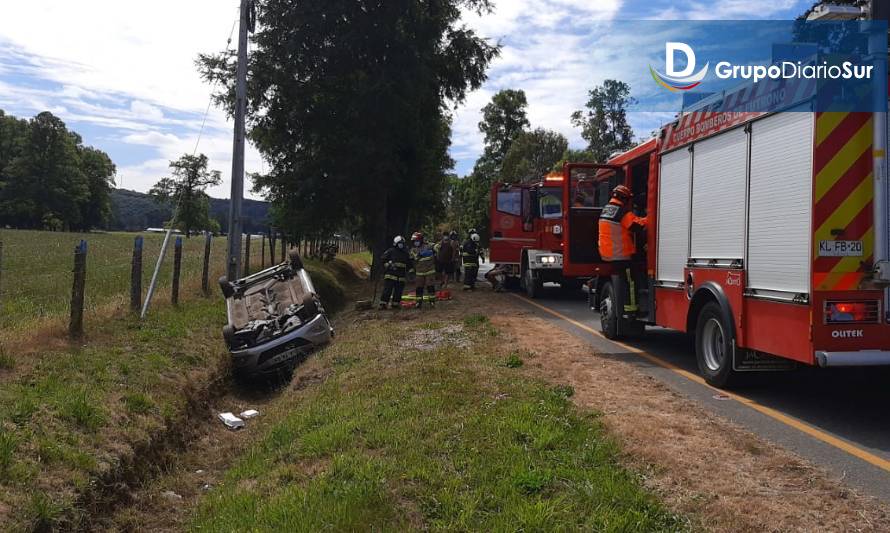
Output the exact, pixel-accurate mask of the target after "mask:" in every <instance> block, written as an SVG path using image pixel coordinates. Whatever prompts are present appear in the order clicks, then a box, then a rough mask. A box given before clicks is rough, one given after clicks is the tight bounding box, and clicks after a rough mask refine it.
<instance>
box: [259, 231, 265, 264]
mask: <svg viewBox="0 0 890 533" xmlns="http://www.w3.org/2000/svg"><path fill="white" fill-rule="evenodd" d="M265 269H266V235H265V234H262V233H260V270H265Z"/></svg>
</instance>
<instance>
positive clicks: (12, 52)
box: [0, 0, 812, 198]
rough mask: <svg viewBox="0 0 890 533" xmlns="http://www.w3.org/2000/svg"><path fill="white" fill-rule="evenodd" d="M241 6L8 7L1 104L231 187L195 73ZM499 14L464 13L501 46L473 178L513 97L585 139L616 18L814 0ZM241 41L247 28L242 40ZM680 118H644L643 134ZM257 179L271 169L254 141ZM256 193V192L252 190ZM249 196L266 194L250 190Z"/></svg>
mask: <svg viewBox="0 0 890 533" xmlns="http://www.w3.org/2000/svg"><path fill="white" fill-rule="evenodd" d="M238 3H239V2H238V0H188V1H185V2H183V1H181V0H180V1H172V0H155V1H153V2H121V1H120V0H83V1H80V2H60V1H58V0H29V1H28V2H4V4H5V5H4V6H3V16H2V17H0V109H3V110H4V111H6V112H7V113H9V114H12V115H16V116H18V117H31V116H34V115H36V114H37V113H40V112H42V111H50V112H52V113H53V114H55V115H57V116H59V117H60V118H62V119H63V120H64V121H65V122H66V123H67V124H68V127H69V129H72V130H74V131H77V132H78V133H80V134H81V136H82V137H83V139H84V143H85V144H88V145H91V146H95V147H97V148H99V149H101V150H104V151H106V152H107V153H108V154H109V155H110V156H111V158H112V160H113V161H114V162H115V163H116V164H117V178H116V183H117V186H118V187H121V188H126V189H133V190H137V191H143V192H144V191H147V190H148V189H149V188H150V187H151V186H152V185H153V184H154V183H155V182H157V181H158V180H159V179H160V178H162V177H165V176H167V175H168V165H169V162H170V160H173V159H177V158H178V157H179V156H181V155H182V154H184V153H192V152H193V151H194V150H195V147H196V145H197V147H198V148H197V149H198V151H199V152H203V153H205V154H207V156H208V157H209V159H210V166H211V168H212V169H215V170H220V171H221V172H222V176H223V183H222V184H221V185H219V186H217V187H214V188H212V189H211V190H209V191H208V192H209V193H210V195H211V196H214V197H219V198H227V197H228V196H229V191H230V175H231V152H232V124H231V122H230V121H228V120H227V117H226V116H225V114H224V113H223V112H222V111H221V110H220V109H217V108H215V107H210V112H209V113H208V114H207V119H206V124H205V127H204V131H203V134H202V135H201V138H200V143H198V140H199V139H198V136H199V132H200V131H201V125H202V122H203V121H204V116H205V111H206V110H207V108H208V104H209V95H210V93H211V90H212V87H211V86H210V85H208V84H207V83H205V82H204V81H202V80H201V78H200V76H199V75H198V73H197V71H196V69H195V64H194V62H195V59H196V58H197V56H198V54H199V53H210V52H218V51H221V50H223V49H225V47H226V41H227V39H228V38H229V36H230V35H231V34H232V31H233V28H235V22H236V20H237V18H238ZM494 3H495V11H494V13H492V14H488V15H485V16H482V17H479V16H476V15H475V14H473V13H466V14H465V17H464V18H465V23H466V24H467V25H468V26H470V27H472V28H474V29H476V30H477V32H478V33H479V34H480V35H482V36H484V37H486V38H489V39H491V40H492V41H493V42H499V43H500V44H501V45H502V51H501V55H500V57H498V58H497V59H495V60H494V62H493V63H492V65H491V67H490V69H489V73H488V75H489V77H488V81H487V82H486V83H485V85H484V86H483V87H481V88H480V89H478V90H476V91H474V92H472V93H470V94H469V95H468V97H467V99H466V101H465V102H463V103H461V104H459V105H457V106H456V107H455V109H454V112H453V113H454V123H453V134H452V148H451V155H452V157H453V158H454V159H455V161H456V168H455V170H456V172H457V173H458V174H459V175H465V174H467V173H468V172H469V171H470V170H471V169H472V167H473V163H474V162H475V160H476V158H477V157H478V156H479V154H480V153H481V151H482V135H481V134H480V133H479V130H478V126H477V125H478V122H479V119H480V117H481V112H480V110H481V109H482V107H483V106H485V104H486V103H488V101H489V100H490V99H491V97H492V95H493V94H494V93H496V92H497V91H498V90H501V89H523V90H524V91H525V92H526V95H527V98H528V102H529V106H528V117H529V121H530V122H531V125H532V127H543V128H547V129H551V130H555V131H558V132H560V133H562V134H564V135H565V136H566V137H567V138H568V139H569V142H570V146H572V147H574V148H581V147H583V146H584V144H585V143H584V141H583V139H581V136H580V132H579V131H578V130H577V129H575V128H573V127H572V125H571V123H570V121H569V116H570V115H571V113H572V111H574V110H576V109H581V108H582V107H583V105H584V102H585V101H586V99H587V98H586V97H587V91H588V90H590V88H592V87H594V86H596V85H598V84H601V83H602V81H603V80H605V79H608V78H610V77H616V76H617V75H618V73H619V72H623V71H622V69H621V64H622V61H627V60H628V58H632V57H633V53H634V48H633V43H626V44H622V43H615V42H614V41H613V40H611V39H610V37H611V36H610V34H609V33H608V25H609V23H610V21H613V20H639V19H662V20H664V19H691V20H698V19H752V18H765V19H792V18H795V17H796V16H797V15H799V14H800V13H802V12H803V11H804V10H805V9H806V8H807V7H809V5H811V4H812V0H494ZM236 40H237V32H236V34H235V36H234V39H233V45H232V46H234V41H236ZM647 77H648V74H647V73H646V72H641V73H640V75H639V77H638V78H634V79H630V80H626V81H629V83H630V84H631V90H632V92H633V93H634V95H638V94H639V95H645V94H646V91H653V90H655V89H656V87H655V85H654V82H653V81H652V80H651V78H648V80H647V79H646V78H647ZM672 116H673V115H672V114H671V113H669V112H660V113H654V112H652V113H642V112H639V113H632V114H630V116H629V119H630V123H631V126H633V128H634V131H635V133H636V135H637V136H638V137H640V138H645V137H647V136H648V135H649V133H650V132H651V131H653V130H655V129H657V128H658V127H659V126H660V125H661V124H662V123H664V122H666V121H668V120H670V118H671V117H672ZM245 167H246V170H247V172H262V171H263V170H264V164H263V161H262V158H261V157H260V156H259V153H258V152H257V151H256V150H255V149H253V148H252V147H248V150H247V157H246V163H245ZM248 188H249V187H248ZM246 196H247V197H250V198H259V197H258V196H256V195H254V194H252V193H250V191H249V190H248V191H246Z"/></svg>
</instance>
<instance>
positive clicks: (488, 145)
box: [449, 89, 529, 241]
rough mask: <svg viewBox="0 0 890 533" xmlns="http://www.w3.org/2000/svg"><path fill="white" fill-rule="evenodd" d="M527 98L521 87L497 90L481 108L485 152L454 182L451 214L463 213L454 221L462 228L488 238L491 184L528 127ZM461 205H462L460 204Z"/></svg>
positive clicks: (480, 129)
mask: <svg viewBox="0 0 890 533" xmlns="http://www.w3.org/2000/svg"><path fill="white" fill-rule="evenodd" d="M527 107H528V100H527V99H526V97H525V91H522V90H521V89H519V90H515V89H504V90H501V91H498V92H497V93H496V94H495V95H494V96H493V97H492V98H491V102H489V103H488V104H486V105H485V107H483V108H482V120H481V121H480V122H479V131H480V132H481V133H482V134H483V135H484V148H483V150H482V155H480V156H479V159H477V160H476V164H475V165H474V166H473V172H472V173H471V174H470V175H469V176H466V177H464V178H462V179H460V180H458V181H456V182H452V184H451V194H450V195H449V200H450V202H451V205H452V208H451V213H452V214H454V213H458V212H459V213H460V217H459V218H458V219H455V220H452V221H451V224H452V225H453V226H455V227H458V228H461V229H463V230H465V231H466V230H468V229H470V228H473V229H476V230H478V231H479V232H480V233H481V235H482V238H483V240H484V241H487V239H488V219H489V213H488V209H489V205H488V203H489V196H490V194H489V193H490V191H491V187H492V185H494V183H495V182H496V181H498V180H499V179H500V178H501V168H502V166H503V164H504V158H505V157H506V156H507V152H509V151H510V147H511V146H512V144H513V141H514V140H515V139H516V137H517V136H518V135H519V134H520V133H522V132H523V131H525V129H526V128H528V126H529V122H528V117H527V116H526V108H527ZM458 206H459V207H458Z"/></svg>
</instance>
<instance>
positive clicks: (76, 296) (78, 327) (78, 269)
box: [68, 240, 87, 339]
mask: <svg viewBox="0 0 890 533" xmlns="http://www.w3.org/2000/svg"><path fill="white" fill-rule="evenodd" d="M73 272H74V276H73V277H74V283H73V284H72V286H71V321H70V322H69V323H68V335H69V336H70V337H71V338H72V339H79V338H81V337H83V302H84V298H83V296H84V289H85V288H86V277H87V241H84V240H81V241H80V244H78V245H77V246H75V247H74V271H73Z"/></svg>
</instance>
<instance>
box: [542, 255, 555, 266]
mask: <svg viewBox="0 0 890 533" xmlns="http://www.w3.org/2000/svg"><path fill="white" fill-rule="evenodd" d="M537 260H538V262H539V263H543V264H545V265H552V264H554V263H556V256H555V255H539V256H537Z"/></svg>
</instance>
